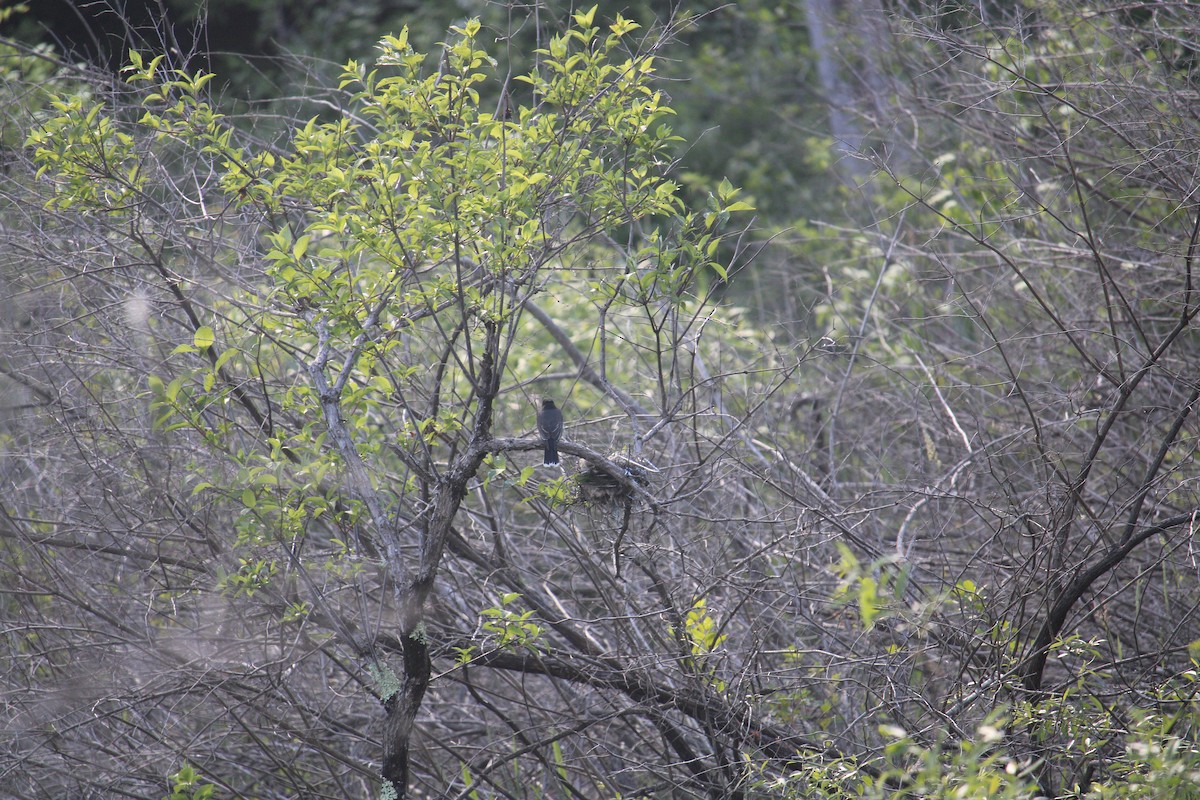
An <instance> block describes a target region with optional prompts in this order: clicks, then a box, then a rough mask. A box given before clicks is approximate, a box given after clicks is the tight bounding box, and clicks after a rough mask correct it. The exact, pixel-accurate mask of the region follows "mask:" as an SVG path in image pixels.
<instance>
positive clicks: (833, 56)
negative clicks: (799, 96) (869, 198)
mask: <svg viewBox="0 0 1200 800" xmlns="http://www.w3.org/2000/svg"><path fill="white" fill-rule="evenodd" d="M839 11H844V13H843V14H841V15H840V16H841V17H842V19H841V20H839ZM804 17H805V22H806V23H807V25H808V39H809V43H810V44H811V45H812V49H813V55H814V57H815V59H816V67H817V77H818V79H819V80H820V82H821V92H822V94H823V95H824V96H825V102H826V104H827V105H828V107H829V133H830V135H831V136H832V137H833V140H834V148H835V149H836V151H837V152H838V154H839V160H838V170H839V172H840V173H841V174H842V176H843V177H844V178H845V179H846V180H848V181H852V182H854V183H856V184H861V183H862V182H863V180H865V179H866V177H867V175H868V173H869V172H870V169H869V168H868V165H867V163H866V162H864V161H862V160H861V159H859V158H858V156H857V154H858V153H859V152H860V151H861V150H862V148H863V142H864V138H865V136H864V133H863V129H862V127H861V126H860V125H859V123H858V122H857V121H856V120H855V118H854V116H853V115H852V113H851V109H853V108H854V106H855V105H857V104H861V103H862V102H863V101H864V100H867V101H871V102H872V104H873V105H877V102H875V101H878V100H880V99H882V96H883V95H884V94H885V90H884V81H883V73H882V71H881V69H880V67H879V57H880V55H881V54H882V52H883V50H884V48H886V46H887V41H888V39H887V36H886V30H885V28H884V12H883V8H882V6H880V4H879V2H878V0H804ZM839 48H841V51H840V52H839ZM847 53H852V54H853V55H854V59H853V61H854V62H855V63H853V64H848V63H847V60H846V58H845V56H846V54H847ZM847 71H853V72H854V73H856V74H854V75H853V76H852V80H847V79H846V76H845V74H844V73H845V72H847ZM863 95H869V97H864V96H863Z"/></svg>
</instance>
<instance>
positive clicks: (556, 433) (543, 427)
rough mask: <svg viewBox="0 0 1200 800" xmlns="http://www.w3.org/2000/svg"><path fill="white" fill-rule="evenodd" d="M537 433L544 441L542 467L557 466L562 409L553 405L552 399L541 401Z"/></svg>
mask: <svg viewBox="0 0 1200 800" xmlns="http://www.w3.org/2000/svg"><path fill="white" fill-rule="evenodd" d="M537 425H538V433H540V434H541V435H542V438H543V439H544V440H545V441H546V453H545V455H544V457H543V458H542V466H543V467H557V466H558V440H559V438H561V437H562V432H563V416H562V410H560V409H558V408H555V407H554V401H553V400H543V401H542V411H541V413H540V414H538V420H537Z"/></svg>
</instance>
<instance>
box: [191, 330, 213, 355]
mask: <svg viewBox="0 0 1200 800" xmlns="http://www.w3.org/2000/svg"><path fill="white" fill-rule="evenodd" d="M216 340H217V337H216V334H214V333H213V329H212V328H211V327H209V326H208V325H201V326H200V327H199V328H197V329H196V334H195V335H194V336H193V337H192V344H194V345H195V346H196V348H197V349H199V350H207V349H208V348H210V347H212V346H213V342H215V341H216Z"/></svg>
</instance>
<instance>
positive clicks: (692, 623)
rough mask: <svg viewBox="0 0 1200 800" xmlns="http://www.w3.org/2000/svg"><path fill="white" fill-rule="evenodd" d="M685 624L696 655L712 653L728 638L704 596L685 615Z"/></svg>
mask: <svg viewBox="0 0 1200 800" xmlns="http://www.w3.org/2000/svg"><path fill="white" fill-rule="evenodd" d="M683 626H684V630H685V632H686V633H687V637H688V641H689V642H691V646H692V653H693V654H694V655H703V654H705V653H711V652H712V651H713V650H716V649H717V647H718V646H720V644H721V642H723V641H725V639H726V635H725V634H724V633H721V627H720V625H719V624H718V622H717V620H716V619H715V618H714V617H713V616H712V614H711V613H710V612H709V610H708V601H707V600H706V599H705V598H703V597H701V598H700V599H699V600H697V601H696V602H695V603H694V604H693V605H692V607H691V609H690V610H689V611H688V612H687V614H686V615H685V616H684V619H683Z"/></svg>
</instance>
